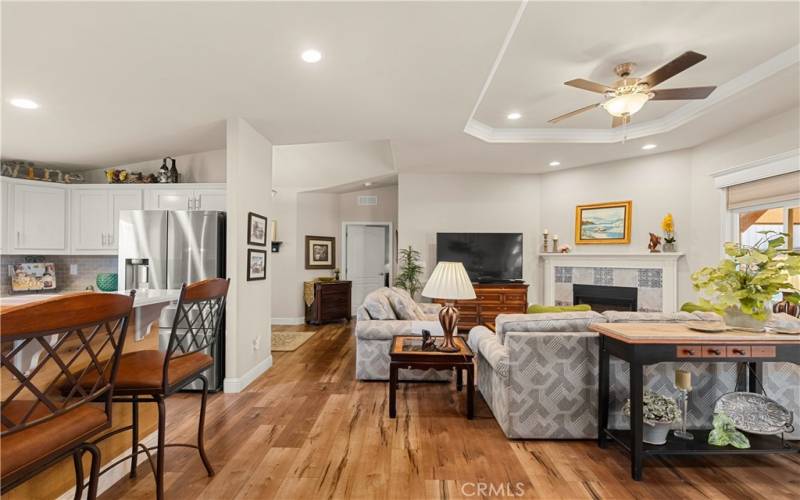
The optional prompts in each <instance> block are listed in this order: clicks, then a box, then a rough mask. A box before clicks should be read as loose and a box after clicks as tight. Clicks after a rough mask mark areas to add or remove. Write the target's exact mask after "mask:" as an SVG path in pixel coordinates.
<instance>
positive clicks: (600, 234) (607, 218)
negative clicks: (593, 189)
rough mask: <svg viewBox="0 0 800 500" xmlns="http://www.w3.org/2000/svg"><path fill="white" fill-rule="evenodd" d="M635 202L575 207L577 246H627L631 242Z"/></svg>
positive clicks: (613, 202) (615, 202) (614, 202)
mask: <svg viewBox="0 0 800 500" xmlns="http://www.w3.org/2000/svg"><path fill="white" fill-rule="evenodd" d="M632 210H633V202H632V201H631V200H628V201H612V202H608V203H592V204H590V205H578V206H576V207H575V244H576V245H627V244H629V243H630V242H631V212H632Z"/></svg>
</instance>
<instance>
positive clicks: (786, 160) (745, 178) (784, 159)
mask: <svg viewBox="0 0 800 500" xmlns="http://www.w3.org/2000/svg"><path fill="white" fill-rule="evenodd" d="M797 171H800V149H792V150H789V151H786V152H784V153H779V154H776V155H772V156H767V157H766V158H760V159H758V160H754V161H750V162H747V163H742V164H741V165H736V166H735V167H730V168H726V169H724V170H720V171H718V172H713V173H712V174H710V175H711V177H712V178H713V179H714V186H715V187H716V188H718V189H722V188H726V187H729V186H735V185H737V184H744V183H745V182H752V181H757V180H759V179H765V178H767V177H773V176H776V175H782V174H788V173H791V172H797Z"/></svg>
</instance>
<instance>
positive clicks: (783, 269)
mask: <svg viewBox="0 0 800 500" xmlns="http://www.w3.org/2000/svg"><path fill="white" fill-rule="evenodd" d="M759 234H761V235H762V238H761V240H760V241H758V242H757V243H756V244H755V245H754V246H747V245H740V244H738V243H725V254H726V255H727V256H728V258H726V259H725V260H723V261H722V262H720V264H719V265H718V266H716V267H704V268H702V269H700V270H699V271H697V272H695V273H693V274H692V282H693V283H694V288H695V289H696V290H698V291H700V292H701V294H702V297H701V299H700V306H701V307H703V308H706V309H708V310H713V311H716V312H718V313H720V314H722V315H723V316H724V317H725V321H726V323H728V324H729V325H732V326H743V327H749V328H761V327H763V324H764V321H765V320H766V319H767V318H768V316H769V314H770V311H769V309H768V307H769V304H770V302H771V301H772V300H773V298H774V297H775V296H776V295H777V294H778V293H781V292H782V293H783V299H784V300H787V301H789V302H793V303H795V304H797V303H800V292H799V291H798V290H797V289H796V288H795V287H794V286H793V285H792V283H791V282H790V277H791V276H794V275H797V274H800V254H799V253H797V252H793V251H791V250H787V249H784V248H782V247H783V246H784V245H785V243H786V236H787V235H785V234H783V233H778V232H775V231H760V232H759Z"/></svg>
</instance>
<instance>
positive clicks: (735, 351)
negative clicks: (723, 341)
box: [727, 345, 750, 358]
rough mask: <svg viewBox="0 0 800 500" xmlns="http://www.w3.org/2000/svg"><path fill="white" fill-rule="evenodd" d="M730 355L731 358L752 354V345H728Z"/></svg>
mask: <svg viewBox="0 0 800 500" xmlns="http://www.w3.org/2000/svg"><path fill="white" fill-rule="evenodd" d="M727 354H728V357H729V358H744V357H749V356H750V346H749V345H736V346H734V345H732V346H728V352H727Z"/></svg>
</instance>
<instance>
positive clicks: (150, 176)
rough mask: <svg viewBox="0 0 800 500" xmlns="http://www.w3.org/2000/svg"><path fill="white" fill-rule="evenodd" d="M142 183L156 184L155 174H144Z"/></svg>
mask: <svg viewBox="0 0 800 500" xmlns="http://www.w3.org/2000/svg"><path fill="white" fill-rule="evenodd" d="M144 183H145V184H156V183H158V177H156V174H147V175H146V176H145V178H144Z"/></svg>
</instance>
